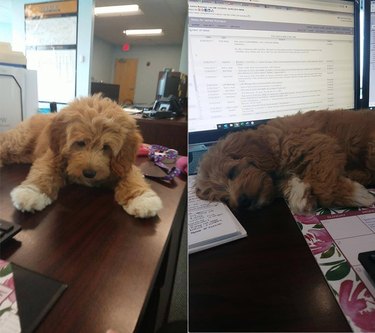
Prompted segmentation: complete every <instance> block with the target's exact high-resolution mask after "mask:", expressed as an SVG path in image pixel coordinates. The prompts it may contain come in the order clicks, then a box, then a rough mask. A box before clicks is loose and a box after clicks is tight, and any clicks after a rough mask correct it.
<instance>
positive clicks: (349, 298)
mask: <svg viewBox="0 0 375 333" xmlns="http://www.w3.org/2000/svg"><path fill="white" fill-rule="evenodd" d="M357 215H358V216H360V215H361V216H367V217H369V218H371V219H373V221H375V219H374V217H375V209H374V208H370V209H361V208H356V209H318V210H317V211H316V213H315V215H312V216H302V215H294V219H295V220H296V223H297V225H298V226H299V228H300V230H301V232H302V234H303V236H304V238H305V240H306V242H307V244H308V246H309V248H310V250H311V252H312V254H313V255H314V257H315V260H316V262H317V263H318V265H319V267H320V269H321V271H322V273H323V274H324V277H325V279H326V280H327V282H328V285H329V286H330V288H331V290H332V292H333V294H334V296H335V298H336V300H337V302H338V303H339V305H340V307H341V309H342V311H343V313H344V314H345V316H346V318H347V320H348V322H349V324H350V326H351V328H352V329H353V331H354V332H375V295H374V292H373V293H371V292H370V290H372V291H373V290H374V288H372V287H371V286H370V287H371V288H372V289H371V288H367V287H366V284H365V283H364V282H363V279H362V278H361V277H360V274H358V272H360V269H359V268H358V267H356V266H355V265H354V266H353V264H352V263H353V259H352V263H351V262H349V260H348V259H347V258H349V256H348V255H347V254H346V255H344V253H343V251H342V250H341V249H340V246H339V245H338V244H340V241H337V242H335V240H334V239H333V238H332V235H331V234H330V232H329V231H328V230H327V228H326V227H325V226H324V224H326V223H325V222H324V221H327V220H331V221H332V220H333V219H335V218H341V220H337V222H338V223H342V222H341V221H344V222H343V223H345V225H347V224H350V223H352V222H350V221H349V220H351V219H352V218H353V216H354V217H355V216H357ZM347 217H348V218H347ZM342 218H343V219H342ZM347 221H349V223H347ZM353 223H354V222H353ZM326 225H327V224H326ZM374 227H375V224H374ZM336 228H340V224H338V225H336ZM371 228H372V226H371ZM343 229H344V228H342V230H343ZM338 230H339V231H340V229H338ZM341 232H343V231H341ZM331 233H332V232H331ZM370 234H371V231H370ZM369 237H372V238H371V241H372V239H373V237H375V229H374V230H373V234H372V235H369ZM367 241H368V239H367ZM373 244H374V245H373V249H374V248H375V243H373ZM362 277H363V276H362ZM366 283H367V286H369V282H368V281H366Z"/></svg>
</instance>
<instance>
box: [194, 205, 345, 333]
mask: <svg viewBox="0 0 375 333" xmlns="http://www.w3.org/2000/svg"><path fill="white" fill-rule="evenodd" d="M237 217H238V219H239V221H241V222H242V225H243V226H244V228H245V229H246V231H247V233H248V237H246V238H244V239H241V240H237V241H234V242H232V243H228V244H224V245H221V246H219V247H216V248H212V249H209V250H207V251H203V252H198V253H196V254H192V255H190V257H189V328H190V330H189V332H239V331H242V332H254V331H255V332H262V331H267V332H273V331H277V332H288V331H295V332H305V331H310V332H311V331H313V332H328V331H340V332H344V331H349V332H350V331H351V329H350V327H349V325H348V323H347V321H346V319H345V317H344V315H343V313H342V312H341V310H340V307H339V306H338V304H337V302H336V300H335V298H334V296H333V294H332V292H331V290H330V288H329V286H328V285H327V283H326V281H325V279H324V276H323V275H322V273H321V271H320V269H319V266H318V265H317V264H316V262H315V259H314V257H313V256H312V254H311V252H310V250H309V248H308V246H307V244H306V242H305V240H304V239H303V236H302V234H301V232H300V231H299V229H298V226H297V224H296V223H295V222H294V220H293V217H292V215H291V214H290V212H289V209H288V208H287V206H286V205H285V203H284V202H283V201H282V200H281V199H280V200H278V201H276V202H275V203H274V204H272V205H271V206H270V207H267V208H265V209H262V210H259V211H254V212H246V213H241V214H237Z"/></svg>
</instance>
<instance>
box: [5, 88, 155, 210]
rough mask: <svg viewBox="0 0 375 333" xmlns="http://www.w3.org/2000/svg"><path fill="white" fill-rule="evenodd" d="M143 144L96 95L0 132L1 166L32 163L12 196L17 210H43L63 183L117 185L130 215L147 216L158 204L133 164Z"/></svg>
mask: <svg viewBox="0 0 375 333" xmlns="http://www.w3.org/2000/svg"><path fill="white" fill-rule="evenodd" d="M141 142H142V136H141V134H140V133H139V131H138V129H137V126H136V122H135V120H134V119H133V118H131V117H130V116H129V115H127V114H126V113H125V112H124V111H123V110H122V109H121V108H120V107H119V106H118V105H117V104H116V103H114V102H112V101H111V100H110V99H108V98H102V97H101V96H100V95H94V96H92V97H86V98H81V99H76V100H74V101H73V102H72V103H70V104H69V105H68V106H67V107H66V108H64V109H63V110H61V111H60V112H58V113H56V114H50V115H35V116H33V117H31V118H29V119H28V120H26V121H24V122H22V123H21V124H19V125H18V126H17V127H16V128H14V129H12V130H10V131H8V132H5V133H0V165H1V164H10V163H32V167H31V169H30V172H29V174H28V176H27V178H26V180H25V181H23V182H22V184H21V185H19V186H18V187H16V188H15V189H14V190H13V191H12V192H11V196H12V200H13V203H14V206H15V207H16V208H17V209H19V210H21V211H31V212H32V211H35V210H42V209H43V208H44V207H46V206H47V205H48V204H50V203H51V202H52V201H54V200H56V198H57V196H58V192H59V190H60V188H61V187H63V186H64V185H65V184H66V183H78V184H83V185H86V186H98V185H104V184H105V185H113V186H114V187H115V199H116V201H117V202H118V203H119V204H120V205H121V206H123V208H124V209H125V210H126V211H127V212H128V213H129V214H131V215H135V216H137V217H150V216H154V215H156V214H157V212H158V210H159V209H160V208H161V201H160V198H159V197H158V196H157V195H156V193H155V192H153V191H152V190H151V189H150V187H149V185H148V184H147V183H146V181H145V180H144V178H143V176H142V174H141V172H140V170H139V169H138V168H137V167H136V166H135V165H134V162H135V159H136V154H137V151H138V148H139V146H140V144H141Z"/></svg>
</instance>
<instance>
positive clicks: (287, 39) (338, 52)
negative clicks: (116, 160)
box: [188, 0, 359, 143]
mask: <svg viewBox="0 0 375 333" xmlns="http://www.w3.org/2000/svg"><path fill="white" fill-rule="evenodd" d="M188 4H189V76H190V80H189V111H188V117H189V143H200V142H209V141H215V140H217V139H218V138H219V137H221V136H222V135H224V134H225V133H227V132H228V131H231V130H238V129H245V128H252V127H256V126H258V125H259V124H261V123H264V122H265V121H267V120H269V119H272V118H275V117H279V116H285V115H291V114H294V113H297V112H299V111H301V112H304V111H308V110H321V109H338V108H340V109H353V108H356V107H357V106H358V105H359V47H358V45H359V38H358V31H359V29H358V27H359V22H358V21H359V1H357V0H355V1H346V0H332V1H326V0H283V1H281V0H222V1H218V0H215V1H214V0H189V1H188Z"/></svg>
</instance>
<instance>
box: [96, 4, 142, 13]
mask: <svg viewBox="0 0 375 333" xmlns="http://www.w3.org/2000/svg"><path fill="white" fill-rule="evenodd" d="M140 12H141V11H140V10H139V6H138V5H124V6H106V7H95V9H94V13H95V15H117V14H119V15H121V14H136V13H140Z"/></svg>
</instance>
